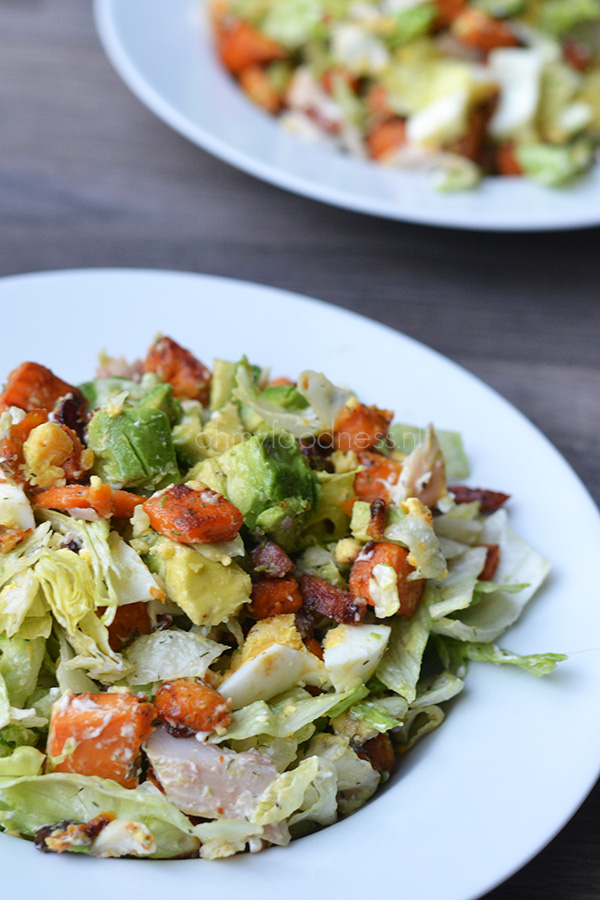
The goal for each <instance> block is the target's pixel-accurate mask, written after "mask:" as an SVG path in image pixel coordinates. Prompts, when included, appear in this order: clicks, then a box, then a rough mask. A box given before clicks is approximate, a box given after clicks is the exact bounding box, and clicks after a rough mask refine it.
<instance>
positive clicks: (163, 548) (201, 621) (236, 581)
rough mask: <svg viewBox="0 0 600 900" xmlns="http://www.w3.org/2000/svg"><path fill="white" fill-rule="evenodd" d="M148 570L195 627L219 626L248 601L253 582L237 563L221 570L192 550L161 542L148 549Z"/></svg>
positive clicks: (218, 564) (218, 565)
mask: <svg viewBox="0 0 600 900" xmlns="http://www.w3.org/2000/svg"><path fill="white" fill-rule="evenodd" d="M148 566H149V568H150V569H151V570H152V571H153V572H156V573H157V574H158V575H160V577H161V578H162V579H163V581H164V583H165V587H166V589H167V596H168V597H169V598H170V599H171V600H173V602H174V603H176V604H177V606H179V607H180V609H182V610H183V612H184V613H185V614H186V615H187V616H188V617H189V618H190V619H191V620H192V622H193V623H194V625H218V624H219V623H220V622H223V621H227V619H228V618H229V617H230V616H235V615H236V614H237V613H238V612H239V611H240V609H241V607H242V606H243V605H244V603H247V602H248V600H249V599H250V592H251V590H252V581H251V579H250V576H249V575H247V574H246V573H245V572H244V571H243V570H242V569H241V568H240V567H239V566H238V565H237V564H236V563H234V562H232V563H230V564H229V565H228V566H224V565H223V564H222V563H221V562H219V561H218V560H215V559H209V558H208V557H206V556H203V555H202V554H201V553H199V552H198V551H197V550H194V548H193V547H187V546H184V545H183V544H175V543H174V542H173V541H170V540H169V539H168V538H161V539H160V540H158V541H157V542H156V543H155V544H154V545H153V546H152V548H151V549H150V552H149V554H148Z"/></svg>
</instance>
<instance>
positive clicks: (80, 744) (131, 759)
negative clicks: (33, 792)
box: [48, 691, 156, 788]
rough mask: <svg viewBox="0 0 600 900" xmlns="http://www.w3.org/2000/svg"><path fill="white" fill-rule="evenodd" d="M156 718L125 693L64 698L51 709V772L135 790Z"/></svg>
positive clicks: (143, 703) (147, 706)
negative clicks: (93, 777)
mask: <svg viewBox="0 0 600 900" xmlns="http://www.w3.org/2000/svg"><path fill="white" fill-rule="evenodd" d="M155 718H156V710H155V708H154V706H153V705H152V703H148V702H147V701H145V700H141V699H140V698H139V697H136V696H135V695H134V694H131V693H129V692H125V691H124V692H120V691H118V692H114V693H112V692H111V693H101V694H89V693H84V694H71V693H70V692H67V693H66V694H63V696H62V697H61V698H60V700H58V701H57V702H56V703H55V704H54V706H53V707H52V716H51V719H50V733H49V735H48V755H49V757H51V758H52V759H53V768H54V771H56V772H75V773H76V774H78V775H98V776H99V777H100V778H111V779H112V780H113V781H116V782H117V783H118V784H120V785H122V786H123V787H126V788H134V787H137V785H138V784H139V763H140V748H141V746H142V744H143V743H144V741H145V740H146V738H147V737H149V735H150V732H151V731H152V724H153V722H154V720H155ZM71 750H72V752H71ZM63 756H64V759H62V757H63Z"/></svg>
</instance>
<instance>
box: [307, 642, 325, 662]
mask: <svg viewBox="0 0 600 900" xmlns="http://www.w3.org/2000/svg"><path fill="white" fill-rule="evenodd" d="M304 646H305V647H306V648H307V649H308V650H310V652H311V653H312V654H313V655H314V656H317V657H318V658H319V659H323V648H322V647H321V645H320V643H319V642H318V640H317V639H316V638H315V637H311V638H306V640H305V641H304Z"/></svg>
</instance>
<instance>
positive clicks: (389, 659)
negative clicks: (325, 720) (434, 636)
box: [375, 585, 431, 703]
mask: <svg viewBox="0 0 600 900" xmlns="http://www.w3.org/2000/svg"><path fill="white" fill-rule="evenodd" d="M430 603H431V588H430V586H429V585H427V587H426V588H425V592H424V594H423V599H422V600H421V603H420V604H419V606H418V607H417V610H416V612H415V614H414V615H413V616H412V617H411V618H410V619H401V618H399V617H396V618H395V619H394V620H393V621H392V622H391V629H392V633H391V635H390V640H389V643H388V649H387V651H386V653H385V655H384V657H383V659H382V660H381V662H380V663H379V667H378V668H377V671H376V672H375V675H376V677H377V678H378V679H379V681H381V682H382V683H383V684H384V685H385V686H386V687H387V688H389V689H390V690H391V691H394V693H396V694H399V695H400V696H401V697H404V699H405V700H406V701H407V702H408V703H412V702H413V701H414V699H415V697H416V696H417V683H418V681H419V675H420V672H421V663H422V661H423V653H424V652H425V647H426V646H427V641H428V640H429V633H430V630H431V614H430V611H429V607H430Z"/></svg>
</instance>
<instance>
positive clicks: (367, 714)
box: [348, 700, 404, 734]
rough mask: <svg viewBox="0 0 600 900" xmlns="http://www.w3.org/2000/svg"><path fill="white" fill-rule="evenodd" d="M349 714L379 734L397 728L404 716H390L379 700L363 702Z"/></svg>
mask: <svg viewBox="0 0 600 900" xmlns="http://www.w3.org/2000/svg"><path fill="white" fill-rule="evenodd" d="M348 714H349V715H350V716H352V717H353V718H355V719H358V720H359V721H360V722H364V723H365V724H366V725H368V726H370V727H371V728H373V729H374V730H375V731H376V732H378V733H379V734H384V733H385V732H386V731H389V730H390V729H391V728H397V727H398V725H399V724H401V722H402V720H403V718H404V716H401V717H400V718H398V717H396V716H392V715H390V713H389V712H388V710H387V709H386V708H385V706H383V704H381V703H379V702H378V701H377V700H363V701H362V702H361V703H355V704H354V706H351V707H350V709H349V710H348Z"/></svg>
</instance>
